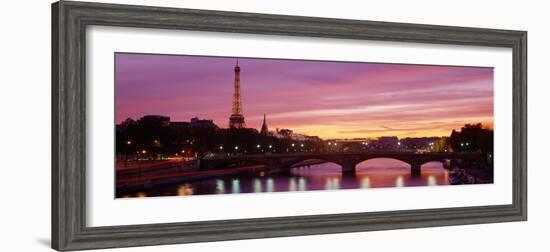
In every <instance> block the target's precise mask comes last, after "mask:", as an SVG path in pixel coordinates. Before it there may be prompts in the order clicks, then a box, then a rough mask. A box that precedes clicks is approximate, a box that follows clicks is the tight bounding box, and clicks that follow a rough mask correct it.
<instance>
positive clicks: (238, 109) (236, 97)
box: [229, 60, 246, 129]
mask: <svg viewBox="0 0 550 252" xmlns="http://www.w3.org/2000/svg"><path fill="white" fill-rule="evenodd" d="M234 70H235V81H234V89H235V90H234V93H233V107H232V110H231V116H230V117H229V128H237V129H241V128H245V127H246V124H245V123H244V116H243V111H242V104H241V76H240V74H241V68H240V67H239V61H238V60H237V64H236V65H235V69H234Z"/></svg>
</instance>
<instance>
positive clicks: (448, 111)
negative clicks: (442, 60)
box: [115, 53, 493, 138]
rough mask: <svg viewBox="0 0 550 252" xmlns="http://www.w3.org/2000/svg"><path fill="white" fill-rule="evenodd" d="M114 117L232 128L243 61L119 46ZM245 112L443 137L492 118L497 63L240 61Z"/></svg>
mask: <svg viewBox="0 0 550 252" xmlns="http://www.w3.org/2000/svg"><path fill="white" fill-rule="evenodd" d="M115 57H116V76H115V78H116V110H115V111H116V112H115V113H116V121H117V123H118V122H121V121H123V120H124V119H126V118H128V117H130V118H134V119H138V118H140V117H141V116H143V115H148V114H160V115H166V116H170V118H171V120H172V121H189V119H190V118H191V117H199V118H201V119H203V118H204V119H213V120H214V122H215V123H216V124H217V125H218V126H220V127H227V125H228V120H229V115H230V114H231V102H232V95H233V78H234V72H233V67H234V66H235V62H236V58H222V57H201V56H172V55H147V54H125V53H117V54H116V55H115ZM239 65H240V67H241V94H242V105H243V113H244V116H245V120H246V123H247V126H248V127H254V128H257V129H259V128H260V127H261V121H262V117H263V114H264V113H266V114H267V122H268V126H269V128H270V130H274V129H275V128H290V129H293V130H294V131H296V132H300V133H305V134H309V135H318V136H321V137H323V138H352V137H377V136H382V135H385V136H386V135H395V136H399V137H406V136H444V135H449V134H450V131H451V130H452V129H459V128H460V127H461V126H462V125H464V124H465V123H477V122H481V123H483V124H487V125H489V126H492V125H493V69H492V68H481V67H447V66H425V65H405V64H375V63H348V62H326V61H297V60H279V59H277V60H271V59H244V58H239Z"/></svg>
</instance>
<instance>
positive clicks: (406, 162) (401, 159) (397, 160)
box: [355, 156, 413, 169]
mask: <svg viewBox="0 0 550 252" xmlns="http://www.w3.org/2000/svg"><path fill="white" fill-rule="evenodd" d="M381 159H389V160H392V161H395V162H396V163H401V164H407V165H408V166H409V168H410V167H411V166H412V165H413V161H412V160H409V159H404V158H396V157H389V156H374V157H365V158H360V159H358V160H357V161H356V162H355V169H357V168H358V167H357V166H358V165H359V164H364V163H366V162H369V161H371V162H372V161H376V160H381Z"/></svg>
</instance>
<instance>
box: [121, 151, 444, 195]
mask: <svg viewBox="0 0 550 252" xmlns="http://www.w3.org/2000/svg"><path fill="white" fill-rule="evenodd" d="M341 170H342V169H341V167H340V166H339V165H337V164H334V163H320V164H314V165H308V166H303V167H297V168H294V169H292V170H291V173H290V175H288V174H280V175H273V174H268V173H264V172H260V173H258V174H257V175H254V174H248V175H242V176H239V177H238V178H236V177H221V178H216V179H205V180H200V181H194V182H191V183H185V184H179V185H167V186H159V187H155V188H154V189H151V190H145V191H143V192H139V193H135V194H131V195H120V196H121V197H123V196H128V197H146V196H148V197H150V196H168V195H190V194H226V193H251V192H254V193H258V192H288V191H307V190H338V189H359V188H381V187H407V186H436V185H447V184H449V183H448V173H447V170H445V169H443V166H442V164H441V163H438V162H433V163H427V164H425V165H423V166H422V171H421V175H420V176H411V173H410V166H409V165H408V164H406V163H403V162H401V161H397V160H393V159H385V158H378V159H372V160H368V161H366V162H362V163H360V164H358V165H357V166H356V174H355V175H342V172H341Z"/></svg>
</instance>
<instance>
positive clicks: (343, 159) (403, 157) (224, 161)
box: [200, 151, 483, 175]
mask: <svg viewBox="0 0 550 252" xmlns="http://www.w3.org/2000/svg"><path fill="white" fill-rule="evenodd" d="M374 158H390V159H395V160H400V161H403V162H405V163H407V164H409V165H410V166H411V173H412V174H415V175H418V174H420V167H421V166H422V165H423V164H425V163H428V162H433V161H438V162H446V161H450V162H451V166H455V165H459V164H460V165H462V166H463V167H468V168H471V167H472V165H475V164H478V165H479V164H480V163H481V161H482V160H483V158H482V154H481V153H465V152H427V153H416V152H403V151H401V152H399V151H393V152H372V151H370V152H355V153H353V152H335V153H284V154H255V155H237V156H224V157H214V158H205V159H201V160H200V169H201V170H223V169H225V168H228V167H238V166H247V165H263V166H264V167H265V169H266V170H267V171H270V172H288V171H290V169H291V168H292V167H293V166H294V165H297V164H299V163H300V162H303V161H306V160H312V159H313V160H322V161H327V162H332V163H336V164H338V165H340V166H341V167H342V172H343V173H350V174H354V173H355V167H356V166H357V164H359V163H361V162H363V161H366V160H369V159H374Z"/></svg>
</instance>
